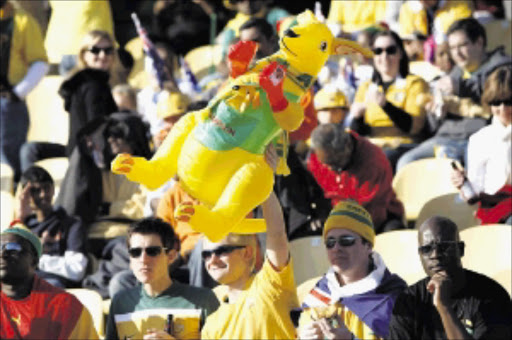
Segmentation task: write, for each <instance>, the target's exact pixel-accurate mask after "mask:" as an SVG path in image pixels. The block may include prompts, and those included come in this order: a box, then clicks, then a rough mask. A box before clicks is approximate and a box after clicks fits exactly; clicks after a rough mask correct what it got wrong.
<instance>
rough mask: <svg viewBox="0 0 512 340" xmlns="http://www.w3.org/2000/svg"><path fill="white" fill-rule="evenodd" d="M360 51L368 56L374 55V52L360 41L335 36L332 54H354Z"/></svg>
mask: <svg viewBox="0 0 512 340" xmlns="http://www.w3.org/2000/svg"><path fill="white" fill-rule="evenodd" d="M354 53H359V54H362V55H363V56H365V57H367V58H371V57H373V52H372V51H371V50H370V49H368V48H364V47H362V46H361V45H359V44H358V43H356V42H354V41H351V40H347V39H341V38H335V39H334V40H333V44H332V50H331V55H343V54H354Z"/></svg>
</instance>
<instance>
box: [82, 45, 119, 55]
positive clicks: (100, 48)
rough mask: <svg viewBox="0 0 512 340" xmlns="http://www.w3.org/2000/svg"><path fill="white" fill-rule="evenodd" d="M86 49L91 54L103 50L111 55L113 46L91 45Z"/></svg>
mask: <svg viewBox="0 0 512 340" xmlns="http://www.w3.org/2000/svg"><path fill="white" fill-rule="evenodd" d="M87 51H89V52H91V53H92V54H96V55H98V54H100V53H101V51H103V52H105V54H106V55H111V54H113V53H114V48H113V47H112V46H109V47H98V46H93V47H91V48H89V49H88V50H87Z"/></svg>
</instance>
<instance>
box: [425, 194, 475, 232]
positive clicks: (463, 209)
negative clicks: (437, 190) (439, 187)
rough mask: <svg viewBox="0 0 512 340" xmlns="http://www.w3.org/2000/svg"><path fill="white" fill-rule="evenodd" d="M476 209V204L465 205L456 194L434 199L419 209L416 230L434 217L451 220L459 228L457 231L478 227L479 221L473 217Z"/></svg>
mask: <svg viewBox="0 0 512 340" xmlns="http://www.w3.org/2000/svg"><path fill="white" fill-rule="evenodd" d="M477 207H478V206H477V205H476V204H475V205H469V204H467V203H466V202H465V201H464V200H462V199H461V198H460V197H459V194H456V193H452V194H446V195H442V196H439V197H434V198H432V199H431V200H430V201H428V202H427V203H425V205H424V206H423V208H421V211H420V213H419V215H418V219H417V220H416V229H418V228H419V227H420V226H421V224H422V223H423V222H425V221H426V220H427V219H428V218H429V217H431V216H434V215H437V216H443V217H447V218H449V219H451V220H452V221H453V222H455V224H456V225H457V227H459V230H464V229H466V228H469V227H473V226H476V225H479V224H480V220H478V219H477V218H476V217H475V212H476V209H477Z"/></svg>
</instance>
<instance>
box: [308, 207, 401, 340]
mask: <svg viewBox="0 0 512 340" xmlns="http://www.w3.org/2000/svg"><path fill="white" fill-rule="evenodd" d="M323 239H324V242H325V248H326V250H327V257H328V259H329V262H330V264H331V266H330V268H329V270H328V271H327V273H326V274H324V275H323V276H322V277H321V278H320V279H319V280H318V282H317V283H316V284H315V286H314V287H313V288H312V289H311V291H310V292H309V293H308V294H307V295H306V296H305V297H304V301H302V306H301V307H302V310H303V311H302V313H301V315H300V319H299V338H300V339H383V338H385V337H387V336H388V326H389V320H390V318H391V313H392V310H393V306H394V303H395V300H396V298H397V297H398V295H399V294H400V293H401V292H402V291H403V290H404V289H405V288H406V286H407V285H406V283H405V282H404V281H403V280H402V279H401V278H400V277H399V276H397V275H395V274H391V273H390V272H389V270H388V269H387V268H386V265H385V264H384V261H383V260H382V258H381V256H380V255H379V254H378V253H376V252H375V251H373V245H374V244H375V231H374V227H373V222H372V218H371V216H370V214H369V213H368V211H366V209H364V208H363V207H362V206H361V205H359V204H358V203H357V202H355V201H352V200H345V201H341V202H339V203H338V204H337V205H336V206H335V207H334V208H333V210H332V211H331V213H330V215H329V217H328V218H327V220H326V221H325V224H324V230H323Z"/></svg>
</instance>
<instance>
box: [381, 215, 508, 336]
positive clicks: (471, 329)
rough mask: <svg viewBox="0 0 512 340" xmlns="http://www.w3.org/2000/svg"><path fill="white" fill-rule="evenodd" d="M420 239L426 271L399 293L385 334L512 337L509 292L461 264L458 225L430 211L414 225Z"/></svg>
mask: <svg viewBox="0 0 512 340" xmlns="http://www.w3.org/2000/svg"><path fill="white" fill-rule="evenodd" d="M418 244H419V248H418V253H419V256H420V258H421V263H422V265H423V269H424V270H425V273H426V274H427V275H428V277H426V278H425V279H423V280H421V281H419V282H417V283H416V284H414V285H412V286H410V287H408V288H407V289H406V290H405V291H404V292H403V293H402V294H401V295H400V296H399V297H398V299H397V301H396V304H395V307H394V309H393V315H392V318H391V323H390V326H389V328H390V329H389V338H390V339H510V335H511V333H510V321H511V317H512V312H511V303H510V296H509V295H508V293H507V292H506V291H505V289H503V287H501V286H500V285H499V284H498V283H497V282H495V281H494V280H492V279H490V278H488V277H486V276H484V275H481V274H478V273H475V272H472V271H470V270H467V269H464V268H463V267H462V262H461V258H462V256H463V255H464V251H465V248H464V242H462V241H461V240H460V238H459V232H458V228H457V225H455V223H453V222H452V221H451V220H449V219H447V218H444V217H439V216H434V217H431V218H430V219H428V220H427V221H425V222H424V223H423V224H422V225H421V227H420V229H419V231H418ZM469 251H480V249H469ZM503 256H510V254H504V255H503Z"/></svg>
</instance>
